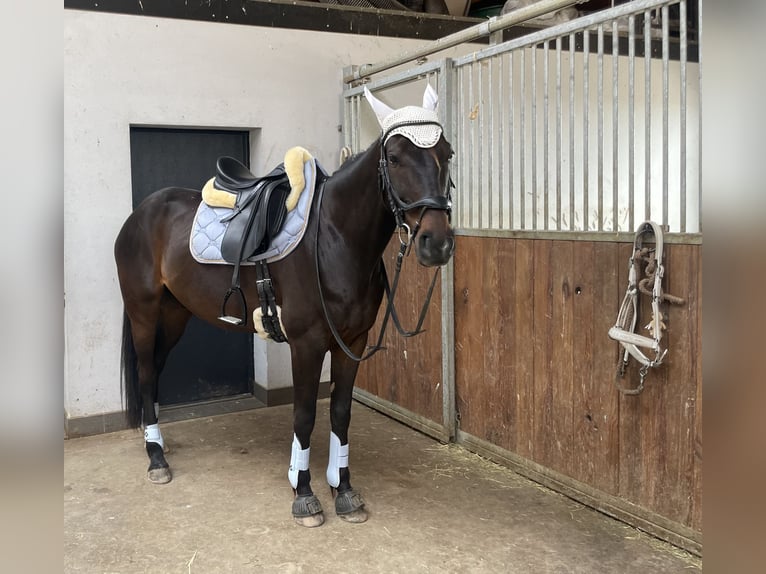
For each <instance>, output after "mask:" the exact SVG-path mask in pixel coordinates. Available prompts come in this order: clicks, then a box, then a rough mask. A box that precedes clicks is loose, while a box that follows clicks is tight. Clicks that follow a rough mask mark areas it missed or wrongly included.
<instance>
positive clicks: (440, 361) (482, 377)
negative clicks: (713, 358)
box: [343, 0, 702, 552]
mask: <svg viewBox="0 0 766 574" xmlns="http://www.w3.org/2000/svg"><path fill="white" fill-rule="evenodd" d="M573 3H575V0H569V1H567V0H542V1H541V2H539V3H538V4H536V5H534V7H528V9H523V10H520V11H518V12H519V14H517V15H514V14H508V15H505V16H502V17H500V18H497V19H491V20H489V21H488V22H486V23H484V24H482V25H479V26H477V27H476V30H475V33H473V32H471V33H469V31H464V32H465V33H464V34H460V33H459V34H456V35H453V37H445V38H443V39H442V40H440V41H437V42H435V43H434V44H433V45H432V46H431V47H430V48H428V47H426V48H424V49H422V50H416V51H415V52H412V53H410V54H406V55H404V56H403V57H401V58H399V59H396V60H390V61H387V62H383V63H380V64H376V65H365V66H360V67H355V68H353V69H348V70H345V71H344V72H345V73H344V81H345V82H346V83H347V84H348V86H349V87H348V88H347V89H345V90H344V92H343V115H344V136H345V145H346V146H348V147H349V148H350V150H351V151H352V152H353V153H358V152H360V151H362V149H363V148H365V147H366V146H367V145H368V144H369V143H371V142H372V141H373V140H374V139H375V138H376V137H377V136H378V135H379V131H378V126H377V123H376V122H375V119H374V115H373V114H372V112H370V111H369V110H368V109H367V105H366V104H365V103H364V102H362V99H363V97H364V96H363V85H362V84H365V85H366V86H367V87H368V88H369V89H370V90H371V91H373V92H375V93H376V95H378V96H381V97H382V98H383V99H384V101H386V102H387V103H388V104H389V105H392V106H393V107H397V106H399V105H406V104H411V103H413V102H416V101H418V100H417V99H414V98H415V97H416V96H414V94H418V93H422V88H423V86H424V84H425V82H429V83H431V85H432V86H434V87H436V88H437V91H438V92H439V95H440V105H439V111H440V114H441V120H442V122H443V124H444V127H445V137H447V139H449V140H450V141H451V143H452V145H453V147H454V148H455V158H454V161H453V166H452V170H453V177H454V180H455V183H456V184H457V189H456V190H455V193H454V210H453V223H454V224H455V227H456V232H457V235H458V242H457V250H456V255H455V258H454V260H453V261H452V262H450V263H449V264H448V265H447V266H445V268H444V269H443V271H442V281H441V293H440V297H441V308H440V309H438V310H437V309H432V310H431V312H430V315H431V316H434V315H436V317H435V319H434V320H435V321H437V323H435V324H433V325H432V328H431V334H430V335H428V334H427V336H429V337H431V339H430V340H429V341H428V342H427V343H425V344H424V346H423V347H422V348H420V349H419V351H418V352H423V351H424V352H425V355H426V356H427V357H428V361H430V362H428V361H426V362H421V363H419V364H418V366H419V371H418V372H416V373H415V374H413V370H412V369H410V370H409V371H404V370H402V372H401V373H399V374H398V375H390V374H389V371H391V370H396V369H399V366H397V365H398V364H399V362H400V360H399V358H400V357H401V356H402V355H399V357H397V354H396V353H402V352H403V356H404V357H405V358H406V357H407V353H406V351H407V348H406V345H407V344H410V345H412V344H413V343H406V342H405V343H398V342H395V341H393V340H389V341H387V342H386V344H387V345H390V346H391V348H392V349H393V354H391V355H389V356H388V359H385V361H386V362H385V363H381V365H380V366H378V367H372V368H367V367H363V368H362V370H360V375H361V377H360V378H361V384H362V386H363V388H362V389H360V390H359V391H358V392H357V395H356V396H357V398H359V399H360V400H362V401H363V402H365V403H367V404H369V405H371V406H373V407H375V408H379V409H380V410H383V411H384V412H386V413H388V414H390V415H392V416H394V417H395V418H398V419H400V420H402V421H404V422H406V423H408V424H411V425H412V426H415V427H416V428H419V429H420V430H423V431H424V432H427V433H429V434H431V435H433V436H435V437H438V438H440V439H441V440H453V439H454V440H456V441H457V442H459V443H461V444H463V445H464V446H466V447H467V448H469V449H471V450H473V451H475V452H478V453H480V454H482V455H485V456H488V457H490V458H492V459H494V460H497V461H499V462H502V463H503V464H506V465H508V466H510V467H512V468H514V469H516V470H518V471H519V472H521V473H522V474H525V475H526V476H528V477H530V478H532V479H533V480H536V481H538V482H540V483H542V484H545V485H547V486H549V487H551V488H553V489H554V490H558V491H560V492H563V493H565V494H567V495H568V496H571V497H572V498H575V499H578V500H580V501H582V502H584V503H586V504H589V505H591V506H593V507H595V508H598V509H599V510H601V511H604V512H606V513H608V514H610V515H612V516H616V517H618V518H620V519H622V520H625V521H626V522H628V523H630V524H633V525H634V526H638V527H640V528H642V529H644V530H647V531H649V532H652V533H653V534H655V535H657V536H660V537H662V538H665V539H666V540H669V541H671V542H674V543H676V544H678V545H679V546H682V547H684V548H687V549H689V550H692V551H694V552H699V551H700V550H701V540H702V534H701V529H702V515H701V480H702V479H701V475H702V474H701V464H702V463H701V418H702V415H701V403H702V401H701V371H702V369H701V359H700V358H699V355H700V351H701V281H700V276H701V263H700V261H701V244H702V221H701V208H702V201H701V193H700V192H701V176H700V173H701V170H700V157H701V121H702V114H701V104H702V103H701V92H702V89H701V88H702V86H701V83H702V81H701V78H702V73H701V50H700V46H701V32H700V30H701V28H700V22H701V17H700V15H699V3H697V2H692V1H691V0H689V1H687V0H634V1H632V2H628V3H625V4H622V5H620V6H617V7H614V8H611V9H607V10H604V11H602V12H597V13H592V14H589V15H586V16H583V17H580V18H578V19H576V20H572V21H569V22H565V23H561V24H558V25H556V26H552V27H549V28H546V29H542V30H540V29H537V28H534V29H533V28H530V30H531V32H530V33H529V34H526V35H524V36H522V37H519V38H516V39H512V40H509V41H505V42H501V41H500V40H501V36H502V29H503V28H504V27H508V26H511V25H514V24H518V23H519V22H522V21H525V20H529V19H530V18H533V17H535V16H538V15H539V14H541V13H544V11H545V10H546V9H547V10H556V9H559V8H562V7H564V6H566V5H571V4H573ZM690 6H691V7H692V13H690V10H689V8H690ZM692 14H693V16H694V17H690V16H691V15H692ZM690 22H691V23H692V24H691V25H690ZM482 35H483V36H490V44H489V46H488V47H484V48H482V49H479V50H478V51H472V48H470V47H469V46H467V45H462V46H460V49H462V50H463V51H462V53H463V54H466V55H458V56H455V55H454V54H453V55H452V56H453V57H451V58H442V59H439V60H438V61H431V62H427V61H426V62H425V63H424V60H423V59H422V58H423V57H424V56H426V55H428V54H431V53H436V52H438V51H440V50H443V49H446V48H451V47H455V46H458V45H459V44H460V42H468V41H472V40H474V39H476V38H478V37H481V36H482ZM408 62H417V64H415V65H412V67H411V68H408V69H404V70H402V69H401V68H397V69H396V70H395V71H394V72H393V73H389V74H388V75H386V76H384V75H383V74H380V72H382V71H385V70H390V69H391V68H394V67H396V66H401V65H407V64H408ZM408 90H410V91H409V92H408ZM400 92H401V93H400ZM645 220H652V221H654V222H657V223H659V224H660V225H662V226H663V229H664V231H665V241H666V243H667V244H669V245H668V249H667V250H666V256H667V257H668V260H669V268H670V269H671V272H670V274H669V276H668V286H669V287H668V289H669V291H671V292H673V293H681V294H683V295H684V296H685V300H686V304H685V306H683V307H682V308H680V309H678V310H674V311H673V314H672V315H670V320H669V325H670V328H669V332H668V340H669V347H670V349H671V350H670V354H671V355H670V356H671V359H672V360H671V361H669V364H668V365H667V366H666V368H665V370H662V371H658V373H657V374H656V375H655V382H654V386H653V387H652V390H651V392H650V393H644V395H642V396H641V397H640V398H637V399H628V398H625V397H621V396H619V393H617V392H616V391H615V389H614V386H613V384H612V379H613V377H614V366H615V362H616V359H617V355H616V351H615V348H614V346H613V344H612V343H613V342H612V341H610V340H609V339H608V337H607V336H606V332H607V330H608V329H609V327H610V326H611V325H612V324H613V321H614V318H615V317H616V312H617V308H618V307H619V301H620V300H621V296H622V294H623V292H624V284H623V280H624V271H625V264H626V262H627V260H628V258H629V256H630V248H631V242H632V239H633V233H634V231H635V229H636V227H637V226H638V225H639V224H640V223H641V222H643V221H645ZM413 284H415V285H417V282H413ZM419 293H420V292H419V291H417V290H416V291H414V292H413V293H412V294H411V295H408V297H411V299H412V301H420V295H419ZM405 300H407V299H405ZM439 323H440V327H439ZM434 331H436V332H437V333H438V337H435V336H434ZM415 339H417V338H415ZM397 345H398V346H397ZM402 345H404V348H401V347H402ZM414 354H415V353H413V352H412V351H411V355H414ZM379 360H380V361H384V359H379ZM422 372H428V373H430V375H429V376H430V379H429V376H423V375H422ZM630 376H633V377H635V376H637V369H636V372H635V373H630ZM412 377H414V378H416V379H417V378H418V377H420V378H421V379H424V380H423V381H420V382H418V381H416V382H415V386H418V385H420V387H422V390H421V391H420V396H421V397H422V396H426V395H428V393H431V395H430V396H431V397H432V404H430V406H429V405H428V404H425V403H423V401H422V400H420V399H418V400H414V399H411V398H407V397H406V396H405V395H404V394H403V393H402V392H401V391H400V390H398V389H399V388H400V387H402V386H405V385H404V384H402V385H400V384H399V383H400V381H402V382H403V383H406V384H410V383H411V381H410V380H409V379H410V378H412ZM371 381H372V382H371ZM365 385H366V386H365ZM389 385H393V386H394V387H396V389H395V390H394V391H392V390H391V389H390V388H389ZM437 402H438V407H439V408H437V404H436V403H437Z"/></svg>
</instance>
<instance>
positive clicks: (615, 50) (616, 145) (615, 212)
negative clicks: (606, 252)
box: [612, 20, 620, 231]
mask: <svg viewBox="0 0 766 574" xmlns="http://www.w3.org/2000/svg"><path fill="white" fill-rule="evenodd" d="M617 39H618V36H617V20H614V21H613V22H612V231H619V228H620V225H619V219H620V209H619V208H620V195H619V191H620V170H619V165H620V154H619V152H620V140H619V137H618V136H619V132H618V128H619V121H620V101H619V97H620V54H619V42H618V41H617Z"/></svg>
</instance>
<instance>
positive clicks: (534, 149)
mask: <svg viewBox="0 0 766 574" xmlns="http://www.w3.org/2000/svg"><path fill="white" fill-rule="evenodd" d="M531 68H532V149H531V150H530V151H531V153H532V229H537V48H535V47H533V48H532V66H531Z"/></svg>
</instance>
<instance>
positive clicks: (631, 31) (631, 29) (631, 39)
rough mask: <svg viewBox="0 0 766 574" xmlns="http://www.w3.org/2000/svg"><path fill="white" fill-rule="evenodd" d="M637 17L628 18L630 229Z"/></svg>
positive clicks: (631, 226)
mask: <svg viewBox="0 0 766 574" xmlns="http://www.w3.org/2000/svg"><path fill="white" fill-rule="evenodd" d="M635 26H636V18H635V16H630V17H629V18H628V231H632V230H633V229H635V227H634V225H635V223H634V219H635V207H634V205H635V204H634V195H635V191H636V181H635V177H636V171H635V170H636V31H635Z"/></svg>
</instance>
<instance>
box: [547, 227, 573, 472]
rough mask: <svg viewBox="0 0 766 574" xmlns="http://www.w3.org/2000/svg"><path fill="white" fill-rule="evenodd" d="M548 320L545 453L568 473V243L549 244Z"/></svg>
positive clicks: (570, 440)
mask: <svg viewBox="0 0 766 574" xmlns="http://www.w3.org/2000/svg"><path fill="white" fill-rule="evenodd" d="M551 248H552V251H551V268H550V272H551V286H552V292H551V310H552V314H551V318H550V320H549V329H548V330H549V335H548V345H549V357H550V359H549V363H550V367H549V372H548V376H547V377H545V378H546V379H547V380H548V386H549V387H550V392H551V394H552V410H551V413H550V414H551V415H552V416H551V420H550V421H549V423H548V428H549V430H550V431H551V436H550V447H549V452H553V453H555V458H556V460H557V461H558V466H557V467H552V468H554V469H556V468H557V469H558V470H560V471H562V472H566V473H567V474H571V472H572V464H573V456H572V455H573V450H574V448H573V447H574V436H573V432H574V421H573V409H572V395H573V389H572V380H573V377H572V375H573V371H574V369H573V362H572V341H573V339H574V330H573V326H574V324H573V313H572V310H573V305H572V298H573V296H574V292H573V290H574V287H573V279H572V277H573V275H572V274H573V272H574V269H573V265H574V262H573V248H574V242H572V241H555V242H553V243H552V244H551Z"/></svg>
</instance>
